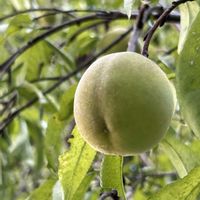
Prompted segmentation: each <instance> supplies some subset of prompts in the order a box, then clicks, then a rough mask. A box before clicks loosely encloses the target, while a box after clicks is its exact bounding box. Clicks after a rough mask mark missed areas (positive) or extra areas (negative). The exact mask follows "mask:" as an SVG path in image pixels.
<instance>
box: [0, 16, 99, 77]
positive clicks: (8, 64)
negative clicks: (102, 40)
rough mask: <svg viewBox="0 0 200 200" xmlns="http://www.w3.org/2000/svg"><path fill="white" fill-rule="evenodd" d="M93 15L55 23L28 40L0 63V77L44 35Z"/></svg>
mask: <svg viewBox="0 0 200 200" xmlns="http://www.w3.org/2000/svg"><path fill="white" fill-rule="evenodd" d="M95 17H96V14H92V15H88V16H85V17H81V18H77V19H73V20H70V21H67V22H65V23H63V24H61V25H57V26H55V27H53V28H51V29H50V30H48V31H46V32H44V33H42V34H41V35H39V36H37V37H35V38H34V39H32V40H30V41H29V42H28V43H27V44H26V45H24V46H23V47H21V48H20V49H18V50H17V51H16V52H15V53H14V54H13V55H11V56H10V57H9V58H8V59H7V60H6V61H5V62H4V63H3V64H1V65H0V78H1V76H2V75H3V74H4V73H5V72H7V70H8V69H9V68H10V67H11V65H12V64H13V63H14V62H15V60H16V59H17V58H18V57H19V56H20V55H21V54H22V53H24V52H25V51H26V50H27V49H29V48H31V47H32V46H34V45H35V44H37V43H38V42H40V41H41V40H43V39H45V38H46V37H48V36H50V35H52V34H54V33H56V32H58V31H60V30H62V29H63V28H65V27H69V26H72V25H74V24H77V23H81V22H86V21H89V20H93V19H94V18H95Z"/></svg>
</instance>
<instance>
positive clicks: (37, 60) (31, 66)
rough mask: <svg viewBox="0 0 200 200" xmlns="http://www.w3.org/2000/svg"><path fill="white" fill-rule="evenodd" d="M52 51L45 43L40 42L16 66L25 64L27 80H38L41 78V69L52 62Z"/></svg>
mask: <svg viewBox="0 0 200 200" xmlns="http://www.w3.org/2000/svg"><path fill="white" fill-rule="evenodd" d="M52 54H53V51H52V49H51V48H50V47H49V46H48V45H47V44H46V43H45V42H44V41H42V42H39V43H38V44H36V45H35V46H33V47H31V48H30V49H28V50H27V51H26V52H25V53H23V54H22V55H21V56H20V57H19V58H18V59H17V60H16V65H19V64H23V68H26V80H33V79H37V78H38V77H39V76H40V71H41V67H42V66H43V67H44V66H45V65H48V70H51V69H50V68H49V64H50V63H51V60H52Z"/></svg>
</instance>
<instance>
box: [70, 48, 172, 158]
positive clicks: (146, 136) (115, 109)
mask: <svg viewBox="0 0 200 200" xmlns="http://www.w3.org/2000/svg"><path fill="white" fill-rule="evenodd" d="M170 84H171V83H170V82H169V81H168V79H167V77H166V75H165V74H164V72H162V70H161V69H160V68H159V66H157V65H156V64H155V63H154V62H152V61H151V60H149V59H148V58H146V57H144V56H142V55H140V54H137V53H132V52H121V53H113V54H110V55H107V56H103V57H101V58H99V59H98V60H97V61H95V62H94V63H93V64H92V65H91V66H90V67H89V68H88V69H87V71H86V72H85V73H84V75H83V76H82V78H81V80H80V82H79V84H78V87H77V90H76V93H75V100H74V116H75V121H76V124H77V128H78V130H79V132H80V134H81V135H82V137H83V138H84V139H85V140H86V141H87V142H88V143H89V144H90V145H91V146H92V147H93V148H94V149H96V150H97V151H100V152H103V153H105V154H116V155H132V154H137V153H142V152H145V151H147V150H149V149H151V148H152V147H154V146H155V145H156V144H157V143H158V142H159V141H160V140H161V139H162V138H163V136H164V134H165V132H166V131H167V129H168V126H169V123H170V120H171V117H172V114H173V112H174V107H175V105H174V104H175V103H174V92H173V89H172V86H171V85H170Z"/></svg>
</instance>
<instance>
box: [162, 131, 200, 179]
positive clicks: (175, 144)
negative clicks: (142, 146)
mask: <svg viewBox="0 0 200 200" xmlns="http://www.w3.org/2000/svg"><path fill="white" fill-rule="evenodd" d="M160 147H161V148H162V149H163V150H164V151H165V153H166V154H167V156H168V157H169V159H170V160H171V162H172V164H173V165H174V167H175V168H176V170H177V172H178V174H179V176H180V177H181V178H182V177H184V176H186V175H187V174H188V172H189V171H190V170H192V169H193V168H195V167H197V166H200V159H199V156H197V154H196V153H195V152H194V151H193V150H192V149H191V148H190V147H189V146H187V145H185V144H184V143H182V142H181V141H180V140H178V139H177V138H176V136H175V132H174V130H173V129H172V128H170V129H169V131H168V133H167V135H166V137H165V139H164V140H163V141H162V142H161V143H160Z"/></svg>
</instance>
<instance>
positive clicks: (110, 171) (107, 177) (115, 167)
mask: <svg viewBox="0 0 200 200" xmlns="http://www.w3.org/2000/svg"><path fill="white" fill-rule="evenodd" d="M122 165H123V157H121V156H110V155H105V156H104V159H103V161H102V165H101V172H100V173H101V186H102V187H103V188H105V189H115V190H117V192H118V195H119V196H120V197H122V198H123V199H126V198H125V193H124V186H123V179H122Z"/></svg>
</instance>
